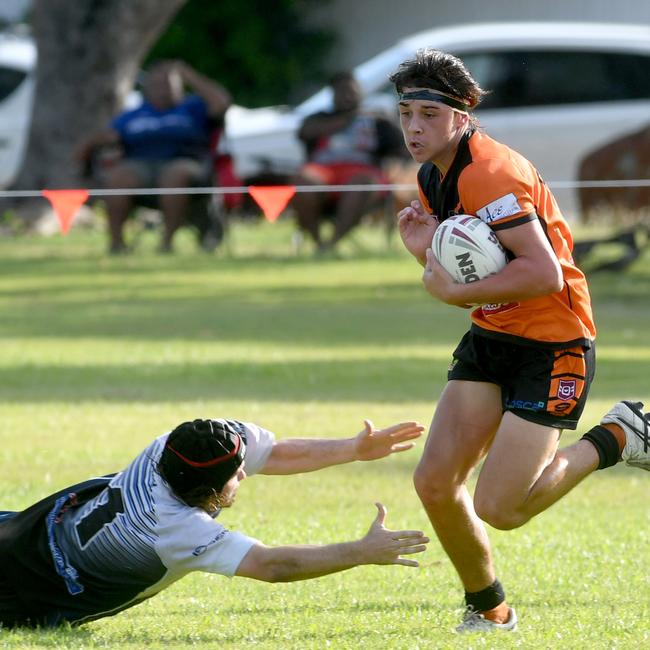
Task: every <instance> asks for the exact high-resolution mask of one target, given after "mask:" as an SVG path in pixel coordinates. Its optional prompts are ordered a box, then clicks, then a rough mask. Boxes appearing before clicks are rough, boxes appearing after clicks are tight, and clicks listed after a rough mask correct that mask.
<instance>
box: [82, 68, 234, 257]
mask: <svg viewBox="0 0 650 650" xmlns="http://www.w3.org/2000/svg"><path fill="white" fill-rule="evenodd" d="M184 86H188V87H189V88H190V89H191V90H193V91H194V93H195V94H188V95H186V94H185V91H184ZM230 102H231V98H230V94H229V93H228V91H227V90H226V89H225V88H224V87H223V86H222V85H221V84H219V83H217V82H215V81H213V80H211V79H208V78H207V77H205V76H204V75H202V74H200V73H199V72H197V71H196V70H194V69H193V68H192V67H190V66H189V65H187V64H186V63H183V62H180V61H173V62H172V61H161V62H158V63H156V64H155V65H154V66H153V67H152V68H151V69H150V71H149V72H148V73H147V74H146V77H145V82H144V101H143V103H142V104H141V105H140V106H138V107H137V108H135V109H133V110H127V111H125V112H123V113H121V114H120V115H118V116H117V117H115V118H114V119H113V121H112V122H111V125H110V128H108V129H106V130H103V131H100V132H99V133H96V134H94V135H92V136H91V137H89V138H88V139H87V140H86V141H85V142H84V143H83V144H82V145H81V147H80V148H79V150H78V158H79V160H80V161H81V162H82V163H84V164H88V161H89V160H90V159H91V157H92V156H93V154H94V152H96V151H97V149H98V148H99V147H104V146H111V145H119V146H120V147H121V150H122V154H123V155H122V157H121V159H120V160H119V161H118V162H116V163H115V164H113V165H112V166H110V168H108V170H107V171H106V173H105V176H104V179H103V184H104V186H105V187H106V188H108V189H117V188H127V189H130V188H140V187H168V188H172V187H191V186H197V185H198V186H200V185H212V183H213V181H212V176H213V175H212V160H211V151H210V145H211V136H212V134H213V132H214V131H215V129H217V128H219V126H220V125H221V126H222V125H223V120H224V115H225V113H226V110H227V109H228V107H229V106H230ZM136 198H137V197H134V196H132V195H131V196H130V195H121V196H107V197H106V209H107V212H108V227H109V235H110V252H111V253H120V252H123V251H125V250H126V245H125V241H124V233H123V231H124V224H125V222H126V220H127V219H128V217H129V215H130V213H131V211H132V208H133V205H134V203H135V202H136V201H135V199H136ZM190 199H191V197H190V196H189V195H187V194H168V195H161V196H160V197H159V201H158V205H159V207H160V209H161V211H162V215H163V219H164V233H163V238H162V242H161V251H164V252H168V251H171V247H172V239H173V237H174V234H175V233H176V231H177V230H178V228H179V227H180V226H181V225H182V224H183V223H184V221H185V219H186V217H187V214H188V211H189V207H190V205H189V204H190Z"/></svg>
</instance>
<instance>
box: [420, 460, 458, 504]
mask: <svg viewBox="0 0 650 650" xmlns="http://www.w3.org/2000/svg"><path fill="white" fill-rule="evenodd" d="M413 485H414V486H415V491H416V493H417V495H418V496H419V497H420V501H422V503H423V504H424V505H425V506H429V507H435V506H437V505H444V504H446V503H448V502H449V501H451V500H453V497H454V489H453V485H452V482H451V481H449V480H448V478H447V477H445V476H444V474H443V472H441V471H436V468H435V467H432V466H430V465H428V464H425V463H420V464H419V465H418V466H417V468H416V469H415V472H414V474H413Z"/></svg>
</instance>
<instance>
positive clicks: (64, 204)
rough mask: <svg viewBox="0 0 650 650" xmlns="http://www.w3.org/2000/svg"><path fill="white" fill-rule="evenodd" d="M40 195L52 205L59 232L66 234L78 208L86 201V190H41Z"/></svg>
mask: <svg viewBox="0 0 650 650" xmlns="http://www.w3.org/2000/svg"><path fill="white" fill-rule="evenodd" d="M41 194H42V195H43V196H44V197H45V198H46V199H47V200H48V201H49V202H50V203H51V204H52V208H53V209H54V214H56V216H57V219H58V220H59V226H60V227H61V232H62V233H63V234H64V235H65V234H67V232H68V230H70V226H71V225H72V220H73V219H74V218H75V216H76V214H77V212H78V211H79V208H80V207H81V206H82V205H83V204H84V203H85V202H86V200H87V199H88V190H43V191H42V192H41Z"/></svg>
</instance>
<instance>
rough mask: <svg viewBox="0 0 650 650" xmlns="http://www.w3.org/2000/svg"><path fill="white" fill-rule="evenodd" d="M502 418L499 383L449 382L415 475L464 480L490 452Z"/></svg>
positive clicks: (444, 479) (451, 480)
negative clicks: (497, 384)
mask: <svg viewBox="0 0 650 650" xmlns="http://www.w3.org/2000/svg"><path fill="white" fill-rule="evenodd" d="M501 417H502V411H501V390H500V388H499V387H498V386H495V385H494V384H490V383H487V382H477V381H462V380H452V381H449V382H448V383H447V385H446V386H445V389H444V390H443V392H442V395H441V396H440V400H439V402H438V406H437V407H436V412H435V415H434V417H433V421H432V422H431V427H430V430H429V436H428V438H427V441H426V444H425V447H424V451H423V454H422V459H421V460H420V464H419V465H418V469H417V471H416V476H419V477H420V478H422V477H423V476H427V477H428V478H429V479H430V480H435V481H436V482H443V483H444V482H447V483H451V484H456V485H458V484H460V483H463V482H464V481H465V480H466V479H467V476H468V475H469V473H470V472H471V471H472V469H473V468H474V467H475V466H476V464H477V463H478V462H479V461H480V460H481V458H483V456H484V455H485V453H486V452H487V449H488V448H489V446H490V443H491V441H492V438H493V437H494V434H495V432H496V430H497V427H498V426H499V422H500V421H501Z"/></svg>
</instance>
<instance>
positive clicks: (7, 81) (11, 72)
mask: <svg viewBox="0 0 650 650" xmlns="http://www.w3.org/2000/svg"><path fill="white" fill-rule="evenodd" d="M26 76H27V73H25V72H23V71H21V70H16V69H15V68H6V67H3V66H0V102H1V101H4V100H5V99H6V98H7V97H9V95H11V93H12V92H13V91H14V90H16V88H18V86H20V84H21V83H22V81H23V79H25V77H26Z"/></svg>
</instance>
